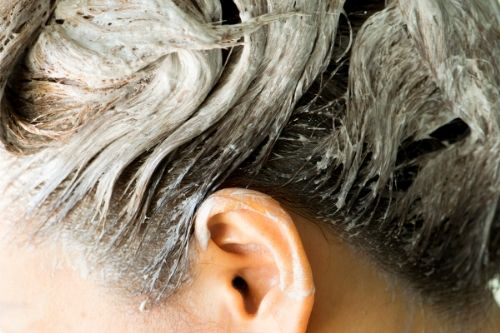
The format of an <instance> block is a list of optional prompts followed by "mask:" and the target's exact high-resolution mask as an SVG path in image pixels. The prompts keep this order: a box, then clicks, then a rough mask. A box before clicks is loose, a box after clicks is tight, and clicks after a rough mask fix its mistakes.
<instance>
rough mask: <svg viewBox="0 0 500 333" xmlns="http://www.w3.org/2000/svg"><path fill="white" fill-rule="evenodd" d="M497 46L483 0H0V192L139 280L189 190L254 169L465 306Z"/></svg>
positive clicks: (489, 205)
mask: <svg viewBox="0 0 500 333" xmlns="http://www.w3.org/2000/svg"><path fill="white" fill-rule="evenodd" d="M367 3H368V1H367ZM499 59H500V4H499V2H498V1H496V0H478V1H431V0H419V1H405V0H399V1H397V0H395V1H389V2H388V3H387V4H386V3H385V2H384V1H378V2H376V1H375V2H373V1H372V2H370V4H364V3H362V2H359V1H347V3H346V4H344V1H343V0H315V1H311V0H295V1H291V0H267V1H250V0H238V1H235V3H232V2H230V1H222V4H221V3H220V2H219V1H216V0H164V1H147V0H134V1H127V2H123V1H103V0H95V1H75V0H60V1H50V2H49V1H35V0H17V1H10V2H5V1H4V2H2V3H1V4H0V87H1V89H0V98H1V104H0V105H1V110H0V137H1V140H2V142H3V144H4V145H5V147H6V149H8V151H9V152H10V154H11V155H13V156H15V158H12V160H13V162H12V163H10V164H9V170H8V172H7V171H2V172H7V173H6V176H5V177H6V179H7V180H8V181H6V182H4V188H5V191H7V189H8V187H7V185H5V184H7V183H9V184H10V183H11V182H14V183H16V184H17V187H16V190H15V191H11V192H12V193H10V195H9V196H8V198H10V199H9V200H8V201H7V199H2V200H3V201H6V202H8V204H9V205H12V204H14V202H15V201H16V200H22V202H23V203H25V205H24V208H23V210H24V211H25V212H26V214H27V216H30V217H35V218H36V219H37V226H38V227H39V229H40V231H47V230H49V231H50V232H49V231H47V233H49V234H50V233H54V230H55V229H57V230H60V231H61V232H65V233H67V234H70V235H71V236H72V237H74V238H75V239H76V240H78V242H79V243H80V244H82V246H83V248H84V249H85V251H86V253H87V257H88V258H90V259H89V260H91V261H92V262H93V263H94V264H96V265H103V266H105V267H107V268H109V269H110V270H112V271H113V272H114V274H115V275H114V276H116V277H117V278H116V279H115V281H114V282H116V283H119V282H118V281H123V282H122V284H123V286H124V287H125V286H126V288H127V289H129V290H130V291H132V292H141V293H146V294H148V295H152V296H153V297H155V298H156V299H158V300H159V299H162V298H163V297H167V296H168V295H171V294H172V293H173V292H175V291H176V290H177V289H178V288H179V287H180V286H181V285H182V283H183V282H185V281H186V280H187V279H188V278H189V244H190V238H191V234H192V228H193V223H192V222H193V215H194V214H195V212H196V209H197V207H198V206H199V205H200V203H201V202H202V201H203V200H204V199H205V198H206V197H207V196H208V195H210V194H211V193H212V192H214V191H215V190H217V189H218V188H221V187H225V186H234V185H236V186H246V187H251V188H255V189H260V190H262V191H265V192H266V193H269V194H272V195H273V196H275V197H277V198H279V200H280V201H282V202H284V203H286V204H287V205H288V206H289V207H292V209H294V207H295V209H297V210H298V211H301V212H303V213H304V214H307V215H308V216H311V217H312V218H313V219H314V220H315V221H317V222H318V223H321V224H323V225H326V226H330V227H331V228H333V229H334V230H335V232H337V233H338V234H339V235H341V236H342V237H343V238H344V239H346V240H348V241H349V242H350V243H351V244H354V246H356V247H357V248H359V249H360V250H362V251H363V252H365V253H367V254H368V255H369V256H370V257H371V258H373V260H374V261H375V262H376V263H377V264H378V265H380V267H382V268H384V269H385V270H387V271H388V272H390V273H392V274H393V275H395V276H397V277H398V278H400V279H402V280H403V281H405V282H406V283H407V284H408V286H409V288H411V289H412V290H414V291H415V292H416V293H417V294H419V295H422V296H423V297H424V298H425V299H427V300H429V302H430V303H432V304H434V305H436V306H440V307H443V308H444V309H447V311H448V310H449V311H452V312H456V311H458V312H460V313H464V312H465V311H464V310H465V309H468V310H467V311H470V310H471V309H484V307H489V306H492V304H493V303H492V294H491V291H489V290H488V282H489V281H491V280H492V279H495V278H497V277H498V276H500V205H499V200H500V153H499V152H500V112H499V111H500V105H499V103H500V101H499V94H500V92H499V89H498V87H499V86H500V69H499V63H498V61H499ZM5 169H6V170H7V167H5ZM20 188H21V189H22V190H19V189H20Z"/></svg>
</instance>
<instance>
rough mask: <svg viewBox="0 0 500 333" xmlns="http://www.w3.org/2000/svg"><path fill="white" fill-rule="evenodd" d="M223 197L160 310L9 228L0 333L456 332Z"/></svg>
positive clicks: (263, 199)
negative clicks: (187, 276) (181, 284)
mask: <svg viewBox="0 0 500 333" xmlns="http://www.w3.org/2000/svg"><path fill="white" fill-rule="evenodd" d="M222 194H223V195H220V196H218V197H216V198H215V199H213V198H212V199H211V200H209V201H210V202H208V203H207V202H206V204H205V205H204V206H202V207H205V208H206V209H205V211H207V212H208V213H206V214H198V218H197V220H196V224H195V225H196V231H195V233H196V236H195V237H194V239H193V247H194V248H195V250H194V253H193V254H194V258H195V260H194V268H193V280H192V282H191V283H189V284H188V285H186V287H185V288H184V289H183V290H181V291H179V293H177V294H176V295H175V296H174V297H172V298H171V299H169V300H168V301H167V302H165V303H163V304H160V305H155V306H152V305H149V304H148V303H144V302H143V301H144V300H145V299H144V298H140V297H138V298H133V299H124V298H122V297H121V296H120V295H118V294H117V293H116V291H115V292H113V291H112V289H110V288H106V287H104V286H103V284H102V283H101V282H100V280H99V278H98V276H97V274H94V275H92V274H90V275H83V274H81V269H80V271H79V270H78V269H76V268H75V265H74V263H75V259H74V258H75V257H77V255H76V254H75V253H70V252H69V251H68V250H63V249H62V248H61V247H60V246H58V245H57V244H52V245H51V246H49V245H48V244H47V243H44V244H38V245H27V243H26V242H22V241H21V240H22V237H20V235H19V233H17V234H16V233H15V232H13V230H15V228H13V227H12V226H9V225H8V223H7V222H6V221H5V220H4V221H3V222H2V223H0V235H1V237H0V271H1V272H2V275H1V278H0V332H2V333H17V332H23V333H29V332H41V333H42V332H51V333H52V332H54V333H57V332H181V333H182V332H186V333H187V332H198V331H199V332H280V331H283V332H292V333H293V332H306V331H307V332H310V333H321V332H347V333H349V332H388V333H391V332H394V333H396V332H398V333H399V332H453V331H454V330H452V329H451V328H450V327H447V328H446V326H444V325H443V322H442V321H439V320H437V318H435V317H434V316H433V315H432V311H429V309H427V308H426V307H425V306H423V305H422V304H421V303H420V302H418V301H417V298H416V297H414V296H411V295H409V294H408V293H406V292H404V288H401V287H399V286H398V284H397V283H396V282H394V281H392V280H391V279H389V278H388V277H386V276H385V275H384V274H382V273H380V270H378V269H377V268H376V267H375V266H374V265H372V264H371V262H370V261H369V260H368V259H367V258H365V257H364V256H363V255H361V254H360V253H358V252H355V251H354V250H353V249H352V248H351V247H350V246H349V245H348V244H346V243H345V242H343V241H341V240H340V239H338V238H337V237H336V236H335V235H334V234H333V233H332V232H325V230H322V229H321V228H320V227H318V226H317V225H315V224H314V223H311V221H308V220H307V219H305V218H303V217H300V216H298V215H294V214H291V213H289V212H287V211H285V210H284V209H283V208H281V207H280V205H279V204H278V203H277V202H275V201H274V200H272V199H271V198H269V197H267V196H265V195H262V194H259V193H255V192H250V194H251V195H250V196H242V195H241V190H237V191H233V190H225V191H223V192H222ZM247 194H248V193H247ZM242 198H243V199H242ZM249 198H250V199H249ZM207 207H208V208H207ZM262 212H265V213H266V214H261V213H262ZM269 219H274V220H273V221H270V220H269ZM249 222H251V223H249ZM273 223H274V224H273ZM206 231H209V233H208V234H205V236H206V238H205V239H203V237H202V235H203V233H204V232H206ZM242 231H243V232H242ZM21 236H22V233H21ZM28 244H29V243H28ZM290 253H296V254H297V256H296V258H295V259H296V260H295V261H293V260H292V257H293V256H292V255H289V254H290ZM292 271H293V274H292V273H291V272H292ZM235 276H241V277H243V278H244V280H245V282H246V283H247V285H248V287H249V292H248V293H242V292H240V289H238V288H235V287H234V286H233V284H232V283H231V282H232V280H233V279H234V277H235ZM282 280H283V281H285V282H284V283H280V281H282ZM313 289H315V293H310V291H311V290H313ZM283 309H284V310H283ZM488 331H491V332H495V331H494V330H489V329H483V330H481V332H488ZM471 332H472V331H471Z"/></svg>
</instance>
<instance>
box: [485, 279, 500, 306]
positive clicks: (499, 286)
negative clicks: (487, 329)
mask: <svg viewBox="0 0 500 333" xmlns="http://www.w3.org/2000/svg"><path fill="white" fill-rule="evenodd" d="M488 288H489V289H490V290H491V292H492V293H493V298H494V299H495V301H496V302H497V305H498V306H499V307H500V276H497V277H495V278H493V279H491V280H490V281H489V282H488Z"/></svg>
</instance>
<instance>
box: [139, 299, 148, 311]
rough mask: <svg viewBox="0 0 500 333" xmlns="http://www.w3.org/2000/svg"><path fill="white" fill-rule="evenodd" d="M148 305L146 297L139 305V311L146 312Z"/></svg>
mask: <svg viewBox="0 0 500 333" xmlns="http://www.w3.org/2000/svg"><path fill="white" fill-rule="evenodd" d="M147 305H148V300H147V299H145V300H144V301H142V302H141V304H140V305H139V311H140V312H146V306H147Z"/></svg>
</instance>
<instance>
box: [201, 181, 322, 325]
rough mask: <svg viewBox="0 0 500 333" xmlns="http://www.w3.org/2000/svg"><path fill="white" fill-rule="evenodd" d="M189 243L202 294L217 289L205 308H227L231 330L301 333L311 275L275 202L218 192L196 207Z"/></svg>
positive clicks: (308, 303) (288, 219)
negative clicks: (192, 238) (192, 245)
mask: <svg viewBox="0 0 500 333" xmlns="http://www.w3.org/2000/svg"><path fill="white" fill-rule="evenodd" d="M195 239H196V242H197V243H198V246H199V249H198V253H197V259H196V260H195V262H196V261H197V262H198V264H196V263H195V266H197V267H196V268H195V270H197V271H198V273H197V275H198V278H199V280H200V279H203V281H204V285H205V287H204V288H205V289H204V290H205V291H206V290H207V289H210V290H212V292H213V291H215V290H216V291H217V292H216V294H215V295H211V296H210V297H211V302H210V304H211V305H212V306H213V305H214V303H215V304H217V305H216V306H218V307H220V308H225V309H226V310H227V313H228V314H229V315H230V316H231V318H230V319H229V322H230V323H231V324H230V325H231V326H232V325H235V327H234V328H233V329H232V330H231V331H236V332H237V331H240V330H241V331H245V332H248V331H250V332H274V331H286V332H305V330H306V328H307V322H308V319H309V315H310V312H311V310H312V305H313V302H314V283H313V278H312V272H311V268H310V266H309V261H308V259H307V256H306V254H305V251H304V249H303V246H302V243H301V240H300V237H299V234H298V232H297V230H296V228H295V224H294V222H293V220H292V219H291V217H290V215H289V214H288V213H287V212H286V211H285V210H284V209H283V208H282V207H281V206H280V205H279V203H278V202H276V201H275V200H273V199H272V198H271V197H269V196H267V195H264V194H262V193H260V192H256V191H250V190H245V189H225V190H221V191H219V192H217V193H215V194H213V195H212V196H211V197H209V198H208V199H207V200H206V201H205V202H204V203H203V204H202V206H201V207H200V209H199V211H198V213H197V216H196V221H195ZM207 281H210V282H209V283H210V284H211V285H207V283H208V282H207ZM226 319H228V318H226ZM244 327H245V328H244ZM243 328H244V329H243Z"/></svg>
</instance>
